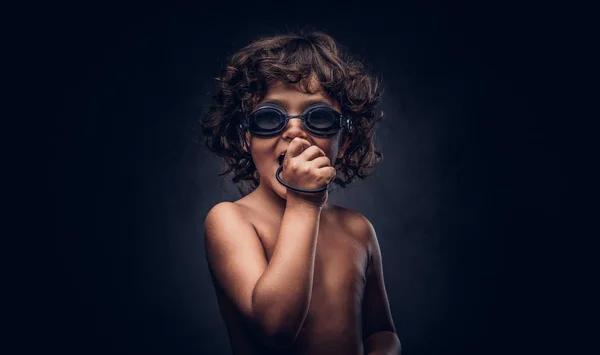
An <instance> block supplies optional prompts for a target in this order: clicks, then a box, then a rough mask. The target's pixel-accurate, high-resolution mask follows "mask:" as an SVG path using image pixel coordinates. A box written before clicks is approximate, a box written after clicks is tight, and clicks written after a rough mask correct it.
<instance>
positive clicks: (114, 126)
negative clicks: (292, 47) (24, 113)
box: [15, 2, 563, 354]
mask: <svg viewBox="0 0 600 355" xmlns="http://www.w3.org/2000/svg"><path fill="white" fill-rule="evenodd" d="M419 4H420V5H415V4H408V3H402V4H400V5H398V4H396V5H395V6H394V7H393V6H391V5H390V6H386V7H380V6H376V5H374V4H372V3H371V2H364V3H357V4H354V5H353V4H350V3H346V4H336V5H335V6H334V5H325V3H324V2H323V3H315V4H312V3H311V4H307V3H299V2H295V3H291V2H290V3H287V2H286V3H278V4H273V5H260V7H255V6H258V5H256V4H255V5H252V6H251V5H245V6H243V7H240V6H237V5H234V4H226V3H223V4H221V5H210V6H207V5H196V6H187V7H170V8H159V7H152V6H148V5H145V6H142V5H140V6H133V5H129V6H124V5H116V4H115V5H107V4H102V5H100V4H98V5H93V6H92V5H89V4H88V5H82V4H80V5H76V4H61V5H52V6H47V5H46V6H44V7H36V9H35V11H32V12H31V13H30V16H29V17H28V19H27V22H26V23H27V24H28V25H26V26H22V27H21V28H22V30H21V32H20V34H21V35H31V38H33V39H34V40H33V41H22V42H21V43H20V45H21V48H22V49H23V50H26V51H27V53H31V55H30V56H27V59H24V61H23V63H24V64H25V65H26V66H28V68H30V69H31V70H32V72H33V73H35V75H34V77H33V78H32V80H31V81H29V82H30V83H37V84H36V85H35V87H36V95H35V97H36V98H37V99H36V105H34V106H36V107H37V108H42V109H43V110H44V112H45V114H44V115H43V119H40V120H39V122H38V121H35V123H32V125H35V127H36V128H42V130H43V132H44V134H43V137H42V139H41V140H40V142H43V147H41V148H39V150H37V151H36V155H37V159H39V160H38V161H40V164H42V165H41V166H43V167H44V168H45V171H46V173H47V174H48V178H47V179H45V180H44V181H43V182H39V181H38V184H41V185H44V184H45V186H43V187H47V192H48V193H49V195H47V196H46V195H44V199H43V202H41V203H39V204H35V206H36V209H34V212H35V211H38V212H35V213H34V212H31V213H32V215H33V216H36V215H39V216H40V217H41V218H40V219H38V218H35V217H34V218H31V219H30V220H29V222H28V224H30V226H33V227H34V228H35V227H40V228H39V229H40V230H41V231H42V232H40V233H39V234H38V235H40V236H41V237H42V238H41V239H43V243H40V244H39V245H41V246H43V248H42V250H41V251H39V252H32V253H34V254H35V256H36V257H35V258H32V260H33V262H31V263H28V266H27V267H26V268H27V271H31V272H33V273H34V274H35V276H36V277H35V280H36V283H35V284H32V283H30V282H29V281H28V280H27V281H23V280H21V284H22V286H23V287H24V288H26V289H27V290H31V291H30V292H28V293H27V296H26V297H24V298H23V299H22V300H23V301H24V303H26V304H27V306H24V307H23V308H17V311H18V312H21V311H23V316H22V317H20V318H19V319H20V320H19V321H17V323H16V324H15V326H16V327H17V329H20V330H23V332H22V334H24V336H23V340H22V341H21V345H20V347H22V349H29V348H36V349H44V350H55V351H56V352H58V353H63V354H107V353H126V354H137V353H145V354H188V353H205V354H220V353H228V352H229V345H228V340H227V335H226V332H225V328H224V325H223V323H222V321H221V319H220V316H219V313H218V309H217V303H216V298H215V296H214V291H213V289H212V284H211V283H210V279H209V275H208V271H207V267H206V262H205V259H204V249H203V244H202V228H203V221H204V217H205V215H206V213H207V212H208V210H209V209H210V207H212V206H213V205H214V204H216V203H218V202H220V201H223V200H228V201H233V200H235V199H237V198H238V196H237V192H236V190H235V188H234V187H233V186H232V185H231V183H230V182H229V181H228V180H225V181H223V182H221V180H219V178H218V177H217V176H216V174H217V173H218V172H219V169H220V167H221V166H220V164H219V162H218V160H217V159H216V158H215V157H213V156H212V155H210V154H209V153H208V152H207V151H206V149H205V148H204V146H203V145H202V144H199V143H197V141H198V132H197V131H196V129H197V128H198V127H197V126H198V119H199V117H200V115H201V113H202V111H203V110H204V109H205V108H206V105H208V104H210V98H211V97H210V94H209V93H212V90H213V88H214V83H215V81H214V77H216V76H217V75H218V72H219V69H220V67H221V65H222V64H223V62H224V60H225V59H226V57H227V56H228V55H230V54H232V53H233V52H234V51H235V50H237V49H239V48H241V47H242V46H244V45H246V44H248V43H249V41H251V40H252V39H255V38H258V37H260V36H263V35H271V34H274V33H279V32H286V31H287V30H293V29H298V28H301V27H304V26H311V27H314V28H315V29H318V30H322V31H325V32H327V33H329V34H331V35H332V36H333V37H334V38H335V39H336V40H337V41H338V42H339V43H341V44H342V45H343V46H345V47H346V48H347V49H348V50H349V51H350V52H352V53H355V55H356V56H357V58H360V59H361V60H364V61H365V63H366V64H367V66H368V67H369V68H371V70H372V72H373V73H375V74H376V75H379V76H380V77H382V78H383V82H384V88H385V93H384V97H383V101H382V104H381V110H383V111H384V112H385V119H384V120H383V121H382V122H381V124H380V126H379V128H378V133H377V136H376V138H377V145H378V147H379V148H380V149H381V151H382V152H383V154H384V160H383V162H382V164H381V165H380V166H379V167H378V169H377V170H376V172H375V174H374V175H373V176H371V177H369V178H368V179H366V180H364V181H359V182H356V183H355V184H353V185H352V186H351V187H350V188H348V189H347V190H345V191H339V192H337V193H335V194H332V195H331V196H330V201H331V202H333V203H338V204H341V205H344V206H346V207H349V208H352V209H355V210H357V211H359V212H361V213H363V214H364V215H366V216H367V217H368V218H369V219H370V220H371V221H372V223H373V225H374V226H375V229H376V230H377V233H378V238H379V241H380V245H381V248H382V253H383V258H384V259H383V262H384V272H385V277H386V286H387V290H388V296H389V299H390V303H391V307H392V312H393V316H394V320H395V323H396V328H397V331H398V334H399V337H400V339H401V341H402V344H403V349H404V350H403V353H405V354H471V353H472V354H500V353H513V354H514V353H540V352H542V351H547V350H552V349H554V345H553V344H552V343H553V340H554V338H553V334H554V333H553V329H554V328H555V326H554V323H553V322H554V320H555V318H556V312H557V311H556V305H553V304H551V301H550V300H549V298H548V297H547V294H546V293H545V292H544V290H545V288H544V287H543V286H544V285H546V284H547V283H548V282H549V280H550V279H551V278H552V277H554V275H552V274H551V273H550V272H549V271H548V269H547V268H546V265H545V264H544V262H545V261H547V257H546V256H544V255H545V253H546V249H547V248H549V245H551V244H552V243H553V241H555V240H557V239H558V238H559V237H560V236H561V234H562V227H561V225H560V221H561V214H562V211H560V209H561V199H562V193H563V191H562V175H561V173H560V171H559V168H560V165H561V161H562V156H561V151H560V150H559V149H558V148H557V147H556V146H555V144H554V134H555V133H557V132H558V130H559V128H560V127H559V126H558V122H559V121H558V119H555V118H554V116H552V115H550V114H549V113H551V111H552V110H553V109H552V107H551V105H549V103H548V102H549V100H550V101H551V100H552V99H551V96H550V95H549V94H550V93H551V91H552V90H553V89H552V87H553V83H554V80H556V74H553V75H549V73H551V72H552V73H556V67H555V62H552V61H551V59H556V56H554V55H553V53H555V49H554V48H555V45H556V41H557V38H560V36H558V35H557V34H559V32H560V31H559V29H560V25H557V23H556V22H555V21H554V18H555V14H556V13H557V10H560V9H549V8H548V7H547V5H539V4H533V3H522V2H521V3H518V4H517V3H514V4H511V3H506V2H503V3H501V4H500V3H499V4H496V5H489V4H477V3H460V4H458V3H454V4H446V5H442V4H436V3H431V2H428V3H425V2H420V3H419ZM558 12H560V11H558ZM44 164H45V165H44ZM40 200H41V199H40ZM38 254H39V255H38ZM37 281H39V282H37ZM25 284H27V285H25ZM549 310H552V311H549ZM19 339H20V338H19Z"/></svg>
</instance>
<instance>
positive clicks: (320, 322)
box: [255, 218, 368, 339]
mask: <svg viewBox="0 0 600 355" xmlns="http://www.w3.org/2000/svg"><path fill="white" fill-rule="evenodd" d="M255 228H256V230H257V232H258V235H259V237H260V239H261V243H262V245H263V249H264V251H265V256H266V258H267V260H268V261H270V260H271V256H272V255H273V252H274V250H275V248H276V246H277V237H278V234H279V228H280V224H279V222H278V221H271V223H255ZM367 259H368V257H367V252H366V247H365V246H364V245H362V244H361V243H360V242H359V241H358V240H357V238H356V237H355V236H353V235H350V234H349V233H348V232H345V229H344V228H342V226H340V225H336V223H335V220H334V219H333V218H321V221H320V224H319V233H318V239H317V249H316V255H315V268H314V275H313V290H312V296H311V303H310V307H309V310H308V314H307V317H306V320H305V322H304V326H303V329H302V331H301V334H300V337H303V336H304V337H307V338H310V337H311V334H316V333H319V334H322V335H324V334H329V335H330V336H329V338H330V339H335V335H336V334H334V333H338V332H339V333H340V335H341V334H346V335H348V333H349V332H352V333H357V332H360V324H359V321H360V311H361V303H362V297H363V291H364V286H365V282H366V266H367ZM357 335H358V334H357Z"/></svg>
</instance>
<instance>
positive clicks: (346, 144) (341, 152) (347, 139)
mask: <svg viewBox="0 0 600 355" xmlns="http://www.w3.org/2000/svg"><path fill="white" fill-rule="evenodd" d="M344 137H345V138H342V139H343V141H344V142H343V143H342V145H341V146H340V149H339V151H338V155H337V157H338V159H342V158H343V157H344V153H345V152H346V149H348V147H349V146H350V143H352V139H353V138H354V132H352V133H351V134H345V135H344Z"/></svg>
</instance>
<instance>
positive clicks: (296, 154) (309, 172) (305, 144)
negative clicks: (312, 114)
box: [279, 137, 336, 207]
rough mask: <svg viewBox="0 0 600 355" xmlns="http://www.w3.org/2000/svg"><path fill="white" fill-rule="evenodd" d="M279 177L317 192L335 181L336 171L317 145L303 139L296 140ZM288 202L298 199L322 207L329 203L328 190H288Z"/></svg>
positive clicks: (293, 184) (291, 144)
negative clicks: (305, 191)
mask: <svg viewBox="0 0 600 355" xmlns="http://www.w3.org/2000/svg"><path fill="white" fill-rule="evenodd" d="M282 165H283V170H282V171H281V174H279V177H280V178H281V179H282V180H283V181H284V182H285V183H286V184H288V185H291V186H294V187H298V188H301V189H306V190H316V189H318V188H321V187H323V186H325V185H327V184H329V183H330V182H331V181H333V180H334V179H335V175H336V171H335V169H334V168H333V167H332V166H331V161H330V160H329V158H328V157H327V155H326V154H325V152H323V150H322V149H321V148H319V147H317V146H316V145H311V144H310V142H309V141H307V140H305V139H302V138H298V137H297V138H294V139H293V140H292V142H291V143H290V145H289V147H288V149H287V152H286V154H285V158H284V160H283V164H282ZM287 194H288V201H289V197H290V196H291V197H292V199H295V198H298V199H300V200H302V201H304V202H308V203H310V204H313V205H316V206H318V207H321V206H323V205H324V204H325V202H327V197H328V193H327V190H325V191H323V192H319V193H304V192H298V191H293V190H290V189H288V191H287Z"/></svg>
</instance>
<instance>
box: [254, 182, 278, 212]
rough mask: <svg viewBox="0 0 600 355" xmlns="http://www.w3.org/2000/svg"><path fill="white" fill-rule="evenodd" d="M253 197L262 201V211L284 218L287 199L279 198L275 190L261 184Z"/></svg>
mask: <svg viewBox="0 0 600 355" xmlns="http://www.w3.org/2000/svg"><path fill="white" fill-rule="evenodd" d="M252 195H254V196H255V197H256V199H257V200H259V201H260V205H261V210H266V211H269V212H270V213H273V214H275V215H278V216H282V217H283V213H284V212H285V206H286V203H287V201H286V199H284V198H282V197H281V196H279V195H278V194H277V193H276V192H275V191H273V189H272V188H271V187H269V186H266V185H264V184H259V185H258V187H257V188H256V189H255V190H254V191H253V192H252Z"/></svg>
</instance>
